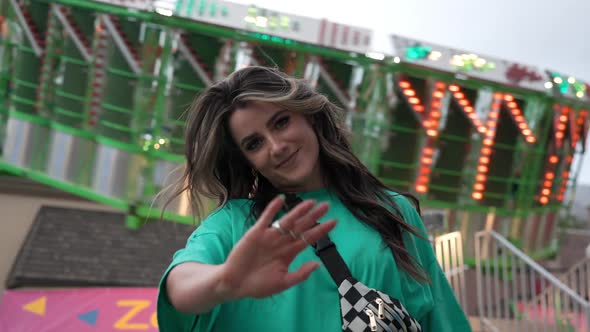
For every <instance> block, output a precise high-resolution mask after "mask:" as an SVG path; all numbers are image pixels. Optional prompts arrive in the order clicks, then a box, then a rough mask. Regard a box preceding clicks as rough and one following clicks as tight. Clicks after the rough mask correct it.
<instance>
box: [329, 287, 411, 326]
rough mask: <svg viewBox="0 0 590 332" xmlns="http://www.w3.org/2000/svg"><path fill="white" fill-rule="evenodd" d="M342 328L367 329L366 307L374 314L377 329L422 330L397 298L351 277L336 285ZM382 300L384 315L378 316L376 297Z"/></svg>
mask: <svg viewBox="0 0 590 332" xmlns="http://www.w3.org/2000/svg"><path fill="white" fill-rule="evenodd" d="M338 293H340V311H341V314H342V330H343V331H347V332H365V331H367V332H370V331H371V327H370V325H369V322H370V320H369V316H368V315H367V314H366V313H365V310H367V309H370V310H371V311H373V313H374V314H375V320H376V322H377V331H390V332H421V331H422V327H420V324H419V323H418V322H417V321H416V320H415V319H414V318H412V317H411V316H410V314H409V313H408V311H407V310H406V308H404V306H403V305H402V304H401V303H400V302H399V301H398V300H397V299H392V298H390V297H389V296H388V295H387V294H383V293H381V292H380V291H378V290H375V289H371V288H369V287H367V286H365V285H363V284H362V283H360V282H359V281H358V280H355V279H354V278H351V277H349V278H347V279H345V280H344V281H343V282H342V283H341V284H340V286H339V287H338ZM378 298H381V300H383V302H384V309H385V310H383V313H384V316H385V317H384V318H383V319H379V317H378V310H379V309H378V307H379V305H378V304H377V302H376V300H377V299H378Z"/></svg>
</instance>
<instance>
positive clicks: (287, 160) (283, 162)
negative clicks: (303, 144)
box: [275, 149, 299, 168]
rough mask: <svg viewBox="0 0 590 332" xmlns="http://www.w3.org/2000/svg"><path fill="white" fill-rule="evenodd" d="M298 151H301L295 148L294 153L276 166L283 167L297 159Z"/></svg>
mask: <svg viewBox="0 0 590 332" xmlns="http://www.w3.org/2000/svg"><path fill="white" fill-rule="evenodd" d="M297 152H299V149H297V150H295V152H293V154H291V155H290V156H289V157H287V159H285V160H283V161H281V162H280V163H279V164H278V165H277V166H276V167H275V168H281V167H283V166H285V165H287V164H288V163H289V162H290V161H291V160H293V159H295V158H294V157H295V155H296V154H297Z"/></svg>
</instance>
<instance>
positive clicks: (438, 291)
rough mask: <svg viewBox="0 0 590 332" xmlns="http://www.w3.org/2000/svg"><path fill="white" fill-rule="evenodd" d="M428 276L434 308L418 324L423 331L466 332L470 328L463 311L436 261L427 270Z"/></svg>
mask: <svg viewBox="0 0 590 332" xmlns="http://www.w3.org/2000/svg"><path fill="white" fill-rule="evenodd" d="M428 273H429V275H430V280H431V284H430V289H431V291H432V297H433V299H434V306H433V308H432V310H430V311H429V312H428V313H427V314H426V315H425V316H424V317H422V319H421V321H420V324H421V325H422V330H423V331H438V332H467V331H471V326H470V325H469V321H468V320H467V317H465V313H464V312H463V309H462V308H461V306H460V305H459V303H458V302H457V298H456V297H455V293H454V292H453V289H452V288H451V286H450V285H449V282H448V281H447V277H446V276H445V274H444V272H443V271H442V269H441V268H440V266H439V265H438V262H437V261H434V262H432V263H431V264H430V267H429V268H428Z"/></svg>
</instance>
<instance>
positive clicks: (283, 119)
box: [275, 116, 291, 129]
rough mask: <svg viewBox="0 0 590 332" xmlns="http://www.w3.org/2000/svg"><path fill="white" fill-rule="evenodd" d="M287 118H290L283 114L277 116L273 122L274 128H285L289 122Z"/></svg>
mask: <svg viewBox="0 0 590 332" xmlns="http://www.w3.org/2000/svg"><path fill="white" fill-rule="evenodd" d="M289 120H291V119H290V117H289V116H284V117H281V118H279V119H278V120H277V121H276V122H275V128H276V129H283V128H285V127H286V126H287V125H288V124H289Z"/></svg>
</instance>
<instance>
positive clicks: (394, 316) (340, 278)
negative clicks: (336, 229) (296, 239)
mask: <svg viewBox="0 0 590 332" xmlns="http://www.w3.org/2000/svg"><path fill="white" fill-rule="evenodd" d="M300 201H301V199H299V198H298V197H297V196H295V195H293V194H287V195H286V205H287V210H290V209H291V208H293V207H295V206H296V205H297V204H298V203H299V202H300ZM313 247H314V249H315V253H316V255H318V256H319V257H320V259H321V260H322V263H324V266H325V267H326V269H327V270H328V272H329V273H330V276H331V277H332V279H333V280H334V282H335V283H336V285H337V286H338V293H339V294H340V312H341V314H342V330H343V331H346V332H365V331H367V332H370V331H388V332H422V327H421V326H420V324H419V323H418V322H417V321H416V320H415V319H414V318H412V316H410V314H409V313H408V311H407V310H406V309H405V308H404V306H403V305H402V304H401V303H400V302H399V300H397V299H395V298H392V297H390V296H388V295H387V294H384V293H382V292H380V291H378V290H376V289H372V288H369V287H367V286H365V285H364V284H362V283H361V282H359V281H358V280H356V279H355V278H354V277H353V276H352V275H351V273H350V270H349V269H348V266H347V265H346V262H344V259H342V256H340V253H339V252H338V250H336V245H335V244H334V242H332V240H330V237H329V236H327V235H326V236H324V237H323V238H322V239H320V240H319V241H318V242H316V243H314V244H313Z"/></svg>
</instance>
